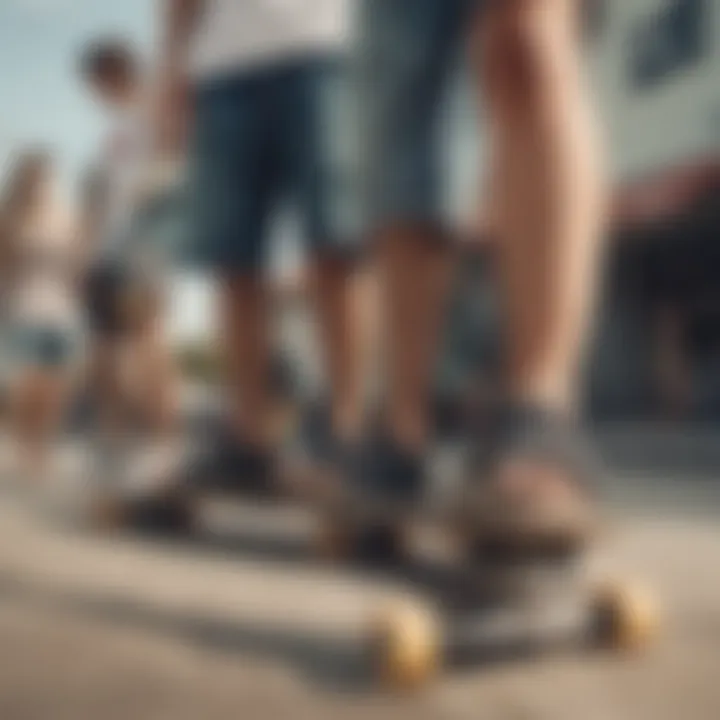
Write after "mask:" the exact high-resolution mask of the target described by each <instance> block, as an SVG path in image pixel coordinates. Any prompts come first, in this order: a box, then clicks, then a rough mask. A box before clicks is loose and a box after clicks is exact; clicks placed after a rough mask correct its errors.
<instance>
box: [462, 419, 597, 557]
mask: <svg viewBox="0 0 720 720" xmlns="http://www.w3.org/2000/svg"><path fill="white" fill-rule="evenodd" d="M474 451H475V452H474V457H472V459H471V460H470V465H469V468H468V478H467V490H468V497H466V498H465V500H466V502H465V503H464V504H463V514H464V515H465V524H466V527H467V529H468V531H469V533H470V535H471V537H472V539H473V544H474V547H475V549H476V550H477V551H478V552H480V553H485V552H496V551H497V552H513V553H514V552H516V551H517V552H520V553H531V554H532V553H536V552H537V553H540V554H543V553H546V552H548V553H550V552H561V553H565V552H574V551H576V550H579V549H581V548H582V547H583V546H584V545H585V544H586V543H587V542H588V541H589V539H590V537H591V535H592V533H593V530H594V529H595V525H596V513H595V510H596V508H595V503H594V501H593V493H592V491H591V489H592V487H593V486H594V485H595V484H596V480H597V477H598V475H599V463H598V462H597V459H596V458H595V456H594V453H593V452H592V450H591V448H590V445H589V443H588V441H587V438H586V437H585V436H584V434H583V432H582V430H581V428H580V427H579V426H578V425H577V424H576V423H575V422H574V421H573V420H571V419H570V418H569V417H567V416H564V415H561V414H559V413H556V412H552V411H549V410H546V409H544V408H540V407H534V406H522V407H518V406H515V407H507V408H505V411H504V412H502V413H500V414H499V415H498V418H497V425H496V430H495V431H494V432H493V433H492V435H491V436H490V437H489V438H486V442H485V443H483V444H482V445H478V446H477V447H476V448H474Z"/></svg>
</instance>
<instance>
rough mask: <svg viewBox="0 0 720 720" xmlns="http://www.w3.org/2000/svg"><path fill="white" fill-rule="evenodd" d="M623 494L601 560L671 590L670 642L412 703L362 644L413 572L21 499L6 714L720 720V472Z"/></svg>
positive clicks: (289, 540)
mask: <svg viewBox="0 0 720 720" xmlns="http://www.w3.org/2000/svg"><path fill="white" fill-rule="evenodd" d="M607 491H608V492H607V496H608V498H609V504H610V507H611V508H613V513H614V516H615V531H614V532H613V533H612V535H611V537H610V538H609V540H608V543H607V544H606V545H605V547H604V548H603V551H602V555H603V557H602V558H601V559H600V561H601V562H603V561H604V562H605V563H611V565H612V567H613V569H614V570H615V571H616V572H621V573H622V574H624V575H627V576H629V577H630V578H636V577H638V578H642V579H643V580H645V581H647V582H648V583H649V584H650V585H651V586H652V587H653V588H654V589H655V593H656V594H657V596H658V598H660V599H661V601H662V603H663V605H664V608H665V615H666V619H665V627H664V631H663V633H662V635H661V637H660V638H659V639H658V642H657V643H656V644H655V645H654V646H653V647H652V648H650V649H649V650H648V651H647V652H646V653H644V654H642V655H639V656H627V657H610V656H608V655H602V654H596V655H581V654H565V655H562V656H556V657H552V658H548V659H544V660H535V661H519V662H514V663H509V664H497V665H488V666H486V667H470V668H464V669H462V670H461V671H457V672H452V673H449V674H448V675H446V676H445V677H443V678H441V679H440V680H439V681H438V682H437V683H436V684H435V685H433V686H432V687H430V688H428V689H427V690H425V691H423V692H422V693H421V694H420V695H417V696H406V697H392V696H390V695H388V694H386V693H383V692H381V691H380V690H379V689H378V688H377V687H375V686H374V685H373V684H372V683H371V682H370V681H369V679H368V676H367V673H366V672H365V667H364V664H363V661H362V657H361V654H360V653H359V647H360V645H359V643H358V642H357V639H358V637H359V634H360V630H361V628H362V623H363V621H364V620H365V619H366V617H367V614H368V612H369V611H370V609H371V608H373V607H376V606H377V604H378V603H379V602H381V601H382V600H383V599H386V598H387V597H388V596H391V595H394V594H395V593H397V592H399V591H400V590H401V588H400V587H399V582H398V581H394V582H393V581H391V580H389V579H380V578H378V577H371V576H368V575H363V574H361V573H360V572H359V571H357V570H351V569H349V568H337V567H336V568H333V567H330V566H328V565H325V564H323V563H321V562H319V561H317V560H312V559H311V558H310V557H309V556H308V553H307V551H306V545H307V534H308V528H307V526H306V520H305V519H304V518H301V517H299V516H296V515H295V514H292V513H290V514H287V515H286V514H285V513H282V512H279V511H268V510H262V509H252V510H251V511H246V512H245V513H244V519H243V521H242V522H239V523H236V522H234V519H233V521H232V522H230V519H229V518H227V517H226V516H225V515H223V513H222V512H221V511H218V510H217V509H216V511H215V513H214V515H213V514H212V513H211V515H212V517H211V518H210V519H211V520H212V521H213V522H212V523H211V524H212V527H213V528H214V531H211V530H210V529H208V530H207V531H206V532H205V533H203V534H201V535H200V536H198V537H196V538H194V539H188V540H185V541H170V540H164V541H159V540H150V539H141V538H137V537H135V538H133V537H127V536H126V537H122V536H119V535H118V536H105V537H100V536H98V535H93V534H91V533H87V532H78V531H77V530H70V529H68V528H67V527H65V526H63V525H62V524H60V523H58V522H57V521H56V519H54V518H53V519H51V518H49V517H48V516H47V515H45V514H44V513H43V512H42V511H39V510H38V507H37V506H36V505H35V504H32V503H28V502H26V501H23V500H20V499H18V498H17V497H13V496H11V494H10V493H7V492H6V493H5V494H4V495H3V496H2V497H0V718H2V720H25V719H28V720H32V719H34V718H38V719H39V720H46V719H49V718H51V719H52V720H65V719H66V718H67V719H68V720H70V719H72V720H96V719H99V718H103V720H105V719H108V720H112V719H113V718H133V719H134V720H158V719H162V718H173V720H186V719H187V720H190V719H193V720H194V719H195V718H202V719H203V720H214V719H215V718H218V719H219V718H293V720H302V718H313V719H314V720H320V719H321V718H346V717H347V718H366V717H368V718H369V717H372V718H386V717H387V718H411V717H413V718H472V719H473V720H483V719H485V718H488V719H493V720H496V719H497V720H506V719H507V720H544V719H545V718H548V719H549V718H552V719H553V720H566V719H567V720H578V718H583V720H594V719H596V718H597V720H609V719H610V718H612V719H613V720H666V719H667V720H677V719H678V718H680V717H685V718H688V719H689V720H716V719H717V718H718V717H720V683H719V682H718V680H719V679H720V572H718V568H720V523H718V517H720V473H718V475H717V477H713V476H712V475H711V474H708V473H705V474H704V475H703V476H702V477H700V476H698V477H692V476H690V475H687V476H685V475H682V476H680V475H666V476H661V475H657V474H653V475H649V476H642V475H635V474H634V475H630V476H617V477H615V478H614V479H613V480H612V482H610V483H609V485H608V487H607ZM208 527H210V526H208ZM304 547H305V549H303V548H304Z"/></svg>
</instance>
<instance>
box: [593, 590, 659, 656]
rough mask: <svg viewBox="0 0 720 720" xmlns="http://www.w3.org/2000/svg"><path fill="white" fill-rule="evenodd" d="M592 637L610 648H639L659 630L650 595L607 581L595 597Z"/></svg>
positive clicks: (655, 606) (656, 611) (655, 609)
mask: <svg viewBox="0 0 720 720" xmlns="http://www.w3.org/2000/svg"><path fill="white" fill-rule="evenodd" d="M593 615H594V617H593V621H594V625H595V638H596V640H597V642H598V644H600V645H601V646H603V647H607V648H609V649H614V650H623V651H624V650H630V651H632V650H640V649H642V648H643V647H644V646H646V645H647V644H648V643H649V642H650V641H651V640H652V638H653V637H654V636H655V635H656V634H657V632H658V631H659V626H660V611H659V608H658V606H657V603H656V602H655V601H654V598H653V596H652V594H651V593H650V592H649V591H648V590H646V589H644V588H641V587H639V586H630V585H623V584H611V585H608V586H606V587H604V588H601V589H600V590H599V591H598V593H597V596H596V598H595V604H594V613H593Z"/></svg>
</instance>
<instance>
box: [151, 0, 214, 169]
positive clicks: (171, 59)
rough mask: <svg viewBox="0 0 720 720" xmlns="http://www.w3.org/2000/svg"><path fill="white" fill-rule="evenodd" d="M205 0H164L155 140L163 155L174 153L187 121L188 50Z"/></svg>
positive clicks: (180, 143)
mask: <svg viewBox="0 0 720 720" xmlns="http://www.w3.org/2000/svg"><path fill="white" fill-rule="evenodd" d="M204 6H205V0H164V1H163V2H162V17H161V20H160V28H161V30H160V43H159V47H160V53H159V58H158V71H157V87H156V91H155V98H154V106H155V112H154V120H153V125H154V128H153V144H154V146H155V150H156V152H157V153H158V154H160V155H167V154H174V153H176V152H177V151H178V148H179V146H181V145H182V139H183V137H184V135H185V128H186V125H187V110H188V108H187V79H186V74H187V54H188V49H189V47H190V41H191V39H192V37H193V33H194V32H195V29H196V28H197V26H198V22H199V20H200V16H201V14H202V10H203V8H204Z"/></svg>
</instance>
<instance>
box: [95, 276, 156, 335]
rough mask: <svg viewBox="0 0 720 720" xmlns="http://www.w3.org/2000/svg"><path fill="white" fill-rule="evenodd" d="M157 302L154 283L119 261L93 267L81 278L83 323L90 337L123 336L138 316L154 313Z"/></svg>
mask: <svg viewBox="0 0 720 720" xmlns="http://www.w3.org/2000/svg"><path fill="white" fill-rule="evenodd" d="M159 304H160V289H159V288H158V287H157V285H155V284H154V283H153V282H152V281H151V280H150V278H148V277H145V276H143V275H141V274H140V273H139V272H136V271H135V270H134V269H133V268H132V267H130V266H128V265H124V264H122V263H119V262H115V263H106V264H100V265H97V266H95V267H94V268H92V269H91V270H90V272H89V273H88V276H87V279H86V281H85V308H86V313H87V323H88V328H89V330H90V333H91V335H92V336H94V337H100V338H106V339H118V338H122V337H124V336H125V335H127V334H128V333H130V332H132V330H133V328H134V327H135V326H136V324H137V321H138V319H140V318H145V317H148V316H150V315H152V314H154V312H155V311H156V310H157V308H158V307H159Z"/></svg>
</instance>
